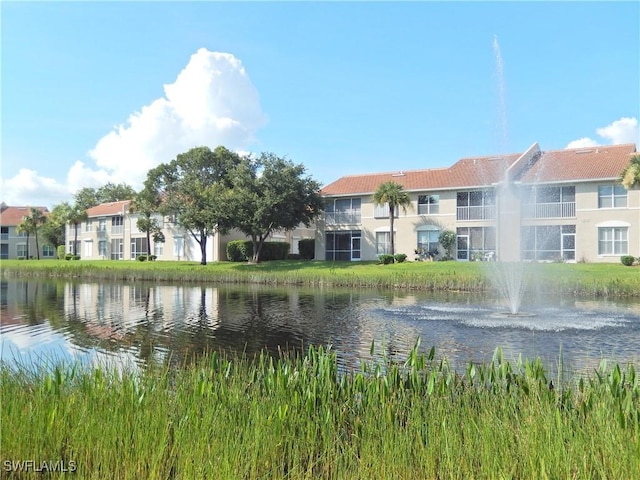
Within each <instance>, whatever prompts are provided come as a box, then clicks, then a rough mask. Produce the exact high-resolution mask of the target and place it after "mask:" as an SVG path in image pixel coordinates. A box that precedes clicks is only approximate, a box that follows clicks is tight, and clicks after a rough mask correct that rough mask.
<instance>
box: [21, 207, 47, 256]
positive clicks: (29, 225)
mask: <svg viewBox="0 0 640 480" xmlns="http://www.w3.org/2000/svg"><path fill="white" fill-rule="evenodd" d="M46 220H47V216H46V215H45V214H44V213H43V212H42V211H41V210H40V209H37V208H33V207H32V208H31V210H29V214H28V215H25V216H24V217H23V218H22V222H20V225H18V228H17V230H18V232H22V233H25V234H26V235H27V252H26V253H27V258H30V255H29V237H30V236H31V235H35V237H36V255H37V258H38V260H40V245H39V243H38V227H39V226H40V225H42V224H43V223H44V222H45V221H46Z"/></svg>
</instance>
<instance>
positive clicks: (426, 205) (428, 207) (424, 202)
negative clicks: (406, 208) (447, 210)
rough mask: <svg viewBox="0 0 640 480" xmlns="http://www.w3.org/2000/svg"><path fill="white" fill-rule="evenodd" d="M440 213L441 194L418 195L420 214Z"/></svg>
mask: <svg viewBox="0 0 640 480" xmlns="http://www.w3.org/2000/svg"><path fill="white" fill-rule="evenodd" d="M438 213H440V195H418V215H435V214H438Z"/></svg>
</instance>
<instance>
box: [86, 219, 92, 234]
mask: <svg viewBox="0 0 640 480" xmlns="http://www.w3.org/2000/svg"><path fill="white" fill-rule="evenodd" d="M92 230H93V219H91V218H90V219H88V220H87V223H86V226H85V232H91V231H92Z"/></svg>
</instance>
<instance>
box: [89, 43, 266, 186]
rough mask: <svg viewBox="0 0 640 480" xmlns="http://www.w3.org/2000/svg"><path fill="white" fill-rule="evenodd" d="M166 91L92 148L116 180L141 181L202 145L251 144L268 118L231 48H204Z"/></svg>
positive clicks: (98, 162) (231, 146)
mask: <svg viewBox="0 0 640 480" xmlns="http://www.w3.org/2000/svg"><path fill="white" fill-rule="evenodd" d="M164 91H165V95H166V97H165V98H159V99H157V100H155V101H153V102H152V103H151V104H150V105H147V106H144V107H143V108H142V109H141V111H140V112H136V113H134V114H132V115H131V116H130V117H129V120H128V123H127V125H120V126H119V127H117V128H116V129H115V130H114V131H112V132H110V133H109V134H107V135H106V136H104V137H103V138H102V139H100V141H99V142H98V143H97V145H96V146H95V148H94V149H93V150H91V151H90V152H89V155H90V156H91V158H93V159H94V160H95V161H96V164H97V166H98V167H101V168H102V169H105V170H106V171H109V172H110V174H111V176H112V177H113V178H114V179H115V180H117V181H123V182H127V183H130V184H133V185H134V186H136V185H140V184H141V183H142V181H143V180H144V178H145V176H146V173H147V171H148V170H149V169H151V168H153V167H155V166H157V165H159V164H160V163H164V162H168V161H171V160H172V159H174V158H175V157H176V155H177V154H179V153H182V152H186V151H187V150H189V149H190V148H193V147H197V146H201V145H206V146H209V147H211V148H214V147H216V146H218V145H225V146H226V147H227V148H230V149H232V150H234V149H241V148H245V147H246V146H248V145H249V144H250V143H251V141H252V140H253V135H254V132H255V131H256V130H257V129H258V128H260V127H261V126H262V125H264V123H265V121H266V117H265V115H264V114H263V113H262V111H261V108H260V101H259V98H258V93H257V91H256V89H255V87H254V86H253V84H252V83H251V81H250V80H249V77H248V75H247V73H246V71H245V69H244V67H243V66H242V63H241V62H240V60H238V59H237V58H235V57H234V56H233V55H231V54H228V53H219V52H210V51H208V50H206V49H204V48H201V49H200V50H198V51H197V52H196V53H195V54H194V55H192V56H191V59H190V61H189V63H188V65H187V66H186V67H185V68H184V70H182V72H180V74H179V75H178V77H177V78H176V81H175V82H174V83H172V84H169V85H165V86H164Z"/></svg>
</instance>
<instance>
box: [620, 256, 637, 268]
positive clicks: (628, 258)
mask: <svg viewBox="0 0 640 480" xmlns="http://www.w3.org/2000/svg"><path fill="white" fill-rule="evenodd" d="M620 261H621V262H622V264H623V265H626V266H627V267H630V266H631V265H633V262H634V261H635V258H634V257H633V256H631V255H623V256H621V257H620Z"/></svg>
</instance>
